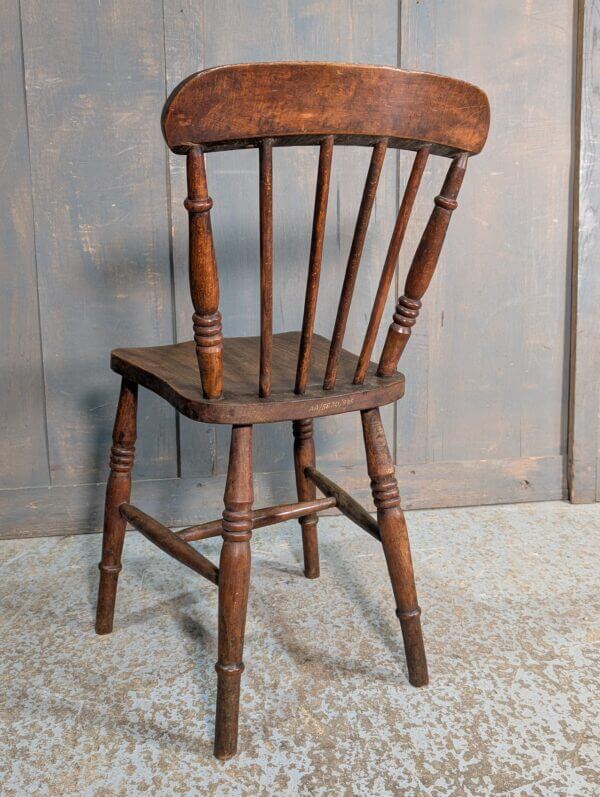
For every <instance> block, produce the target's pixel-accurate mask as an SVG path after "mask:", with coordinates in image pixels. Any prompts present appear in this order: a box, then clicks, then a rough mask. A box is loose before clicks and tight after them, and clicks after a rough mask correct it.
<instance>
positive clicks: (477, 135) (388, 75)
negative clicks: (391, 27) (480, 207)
mask: <svg viewBox="0 0 600 797" xmlns="http://www.w3.org/2000/svg"><path fill="white" fill-rule="evenodd" d="M298 97H302V98H303V99H302V105H301V106H299V105H298V100H297V98H298ZM332 97H335V98H336V102H334V103H332V102H331V98H332ZM233 103H235V118H236V124H235V126H232V125H231V107H232V104H233ZM488 125H489V105H488V101H487V97H486V96H485V94H484V93H483V92H482V91H481V90H480V89H478V88H477V87H476V86H472V85H470V84H468V83H464V82H462V81H458V80H448V79H446V78H440V76H438V75H431V74H425V73H408V72H403V71H401V70H399V69H394V68H392V67H376V68H375V69H374V68H373V67H372V66H361V65H357V64H331V63H308V62H287V63H285V62H284V63H281V62H280V63H264V64H237V65H235V66H233V67H230V66H223V67H214V68H213V69H210V70H204V71H203V72H199V73H197V74H196V75H191V76H190V77H187V78H185V79H184V80H183V81H182V82H181V83H180V84H179V86H177V88H175V89H174V91H173V92H172V93H171V95H170V97H169V99H168V101H167V104H166V105H165V108H164V111H163V117H162V128H163V134H164V136H165V139H166V141H167V143H168V145H169V147H170V148H171V149H172V150H173V151H174V152H187V150H188V149H189V148H190V146H194V145H197V144H202V145H203V146H204V147H205V148H206V149H238V148H239V147H243V146H253V145H255V144H256V142H257V141H259V140H261V139H263V138H272V139H274V140H275V143H276V144H285V145H289V144H295V143H299V141H301V140H302V139H304V140H312V142H313V143H317V142H318V141H319V140H320V138H321V137H322V136H323V135H332V136H336V137H338V138H339V139H340V140H343V139H344V138H348V139H349V140H350V141H352V142H354V143H369V142H370V141H372V140H373V138H374V137H378V136H383V137H386V138H388V139H389V142H388V143H389V145H390V146H399V147H402V148H405V149H413V148H414V149H417V148H419V147H420V146H422V145H423V144H430V145H431V150H432V152H435V153H436V154H439V155H456V154H459V153H460V152H463V151H464V152H469V153H477V152H479V151H480V150H481V149H482V147H483V145H484V144H485V140H486V137H487V130H488Z"/></svg>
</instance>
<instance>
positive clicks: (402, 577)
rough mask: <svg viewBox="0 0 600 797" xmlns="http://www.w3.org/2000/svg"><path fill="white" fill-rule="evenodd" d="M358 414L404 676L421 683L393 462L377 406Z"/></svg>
mask: <svg viewBox="0 0 600 797" xmlns="http://www.w3.org/2000/svg"><path fill="white" fill-rule="evenodd" d="M361 417H362V425H363V434H364V438H365V449H366V452H367V468H368V471H369V476H370V478H371V490H372V492H373V500H374V502H375V506H376V508H377V521H378V523H379V532H380V534H381V542H382V544H383V551H384V553H385V558H386V561H387V566H388V570H389V574H390V579H391V582H392V589H393V590H394V597H395V599H396V606H397V609H396V614H397V615H398V619H399V620H400V626H401V628H402V637H403V639H404V650H405V653H406V663H407V665H408V679H409V681H410V683H411V684H412V685H413V686H425V685H426V684H427V682H428V680H429V679H428V675H427V660H426V658H425V647H424V645H423V634H422V631H421V609H420V608H419V604H418V603H417V590H416V587H415V578H414V574H413V566H412V560H411V555H410V545H409V542H408V531H407V529H406V521H405V519H404V513H403V511H402V509H401V507H400V495H399V493H398V482H397V481H396V473H395V469H394V463H393V460H392V457H391V456H390V452H389V449H388V445H387V441H386V439H385V432H384V430H383V425H382V423H381V417H380V415H379V410H378V409H372V410H363V411H362V412H361Z"/></svg>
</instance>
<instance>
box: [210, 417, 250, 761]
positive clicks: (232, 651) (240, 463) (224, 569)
mask: <svg viewBox="0 0 600 797" xmlns="http://www.w3.org/2000/svg"><path fill="white" fill-rule="evenodd" d="M252 501H253V491H252V427H251V426H234V427H233V429H232V432H231V449H230V452H229V467H228V469H227V484H226V487H225V499H224V503H225V509H224V511H223V546H222V548H221V559H220V566H219V660H218V661H217V664H216V670H217V678H218V683H217V718H216V727H215V748H214V753H215V756H216V757H217V758H220V759H221V760H225V759H227V758H231V757H232V756H234V755H235V754H236V752H237V737H238V716H239V703H240V681H241V677H242V672H243V670H244V663H243V661H242V657H243V651H244V630H245V626H246V608H247V605H248V590H249V586H250V539H251V537H252Z"/></svg>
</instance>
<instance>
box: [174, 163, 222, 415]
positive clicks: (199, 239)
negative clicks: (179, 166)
mask: <svg viewBox="0 0 600 797" xmlns="http://www.w3.org/2000/svg"><path fill="white" fill-rule="evenodd" d="M187 180H188V197H187V199H186V200H185V202H184V205H185V208H186V210H187V211H188V213H189V217H190V222H189V223H190V240H189V260H190V267H189V274H190V293H191V296H192V303H193V305H194V311H195V312H194V316H193V321H194V340H195V342H196V356H197V358H198V367H199V369H200V379H201V381H202V391H203V393H204V398H207V399H217V398H220V397H221V393H222V389H223V335H222V326H221V314H220V312H219V277H218V273H217V260H216V257H215V249H214V245H213V237H212V229H211V224H210V209H211V208H212V204H213V203H212V199H211V198H210V196H209V195H208V188H207V185H206V169H205V166H204V153H203V152H202V150H201V149H200V148H199V147H192V148H191V149H190V150H189V152H188V156H187Z"/></svg>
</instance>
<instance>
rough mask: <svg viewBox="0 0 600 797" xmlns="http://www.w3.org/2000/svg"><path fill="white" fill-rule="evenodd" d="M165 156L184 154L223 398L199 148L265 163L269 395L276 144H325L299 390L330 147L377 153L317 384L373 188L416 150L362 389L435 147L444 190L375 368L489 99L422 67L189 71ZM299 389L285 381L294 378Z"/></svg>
mask: <svg viewBox="0 0 600 797" xmlns="http://www.w3.org/2000/svg"><path fill="white" fill-rule="evenodd" d="M162 127H163V133H164V136H165V140H166V142H167V144H168V145H169V147H170V148H171V150H173V152H176V153H181V154H186V155H187V176H188V197H187V199H186V200H185V206H186V208H187V210H188V212H189V218H190V239H189V247H190V255H189V258H190V271H189V273H190V290H191V295H192V302H193V304H194V310H195V312H194V316H193V323H194V340H195V342H196V352H197V356H198V365H199V369H200V377H201V380H202V388H203V392H204V395H205V397H206V398H209V399H218V398H219V397H220V396H221V394H222V370H223V336H222V332H221V315H220V313H219V282H218V273H217V263H216V257H215V251H214V246H213V239H212V232H211V223H210V210H211V207H212V200H211V198H210V196H209V194H208V189H207V183H206V170H205V162H204V154H205V153H206V152H212V151H216V150H227V149H241V148H247V147H256V148H258V150H259V162H260V169H259V172H260V188H259V192H260V193H259V197H260V334H261V348H260V377H259V386H258V390H259V395H260V396H262V397H267V396H269V395H270V392H271V352H272V337H273V329H272V327H273V306H272V305H273V277H272V271H273V191H272V184H273V180H272V170H273V167H272V150H273V147H274V146H296V145H307V144H313V145H314V144H318V145H319V149H320V151H319V167H318V175H317V185H316V197H315V209H314V217H313V228H312V239H311V247H310V257H309V263H308V278H307V285H306V297H305V303H304V316H303V322H302V332H301V337H300V349H299V352H298V365H297V370H296V381H295V385H294V390H295V392H296V393H300V394H301V393H304V392H305V390H306V385H307V379H308V368H309V363H310V355H311V345H312V336H313V329H314V324H315V314H316V307H317V296H318V290H319V277H320V270H321V259H322V252H323V238H324V232H325V220H326V214H327V200H328V195H329V182H330V175H331V162H332V153H333V146H334V144H352V145H362V146H370V147H372V148H373V152H372V156H371V162H370V165H369V169H368V173H367V176H366V181H365V186H364V191H363V195H362V200H361V204H360V208H359V212H358V217H357V220H356V225H355V229H354V236H353V240H352V245H351V247H350V253H349V257H348V262H347V266H346V272H345V276H344V281H343V284H342V289H341V295H340V300H339V305H338V310H337V316H336V320H335V325H334V331H333V336H332V341H331V347H330V351H329V358H328V362H327V367H326V370H325V374H324V380H323V389H324V390H330V389H332V388H333V387H334V385H335V381H336V374H337V368H338V363H339V357H340V352H341V349H342V342H343V338H344V333H345V329H346V323H347V320H348V313H349V310H350V303H351V300H352V294H353V290H354V285H355V282H356V277H357V273H358V268H359V264H360V259H361V254H362V249H363V245H364V242H365V237H366V233H367V227H368V224H369V218H370V215H371V209H372V207H373V202H374V199H375V192H376V190H377V184H378V181H379V176H380V173H381V168H382V166H383V161H384V157H385V153H386V150H387V149H388V148H396V149H398V148H399V149H407V150H414V151H415V152H416V155H415V159H414V162H413V166H412V170H411V173H410V176H409V179H408V183H407V186H406V190H405V192H404V196H403V198H402V201H401V203H400V209H399V211H398V216H397V218H396V223H395V226H394V230H393V233H392V237H391V240H390V244H389V247H388V251H387V255H386V258H385V261H384V264H383V268H382V272H381V278H380V281H379V286H378V288H377V292H376V295H375V300H374V303H373V308H372V311H371V316H370V319H369V323H368V325H367V330H366V333H365V338H364V342H363V345H362V349H361V353H360V357H359V360H358V365H357V369H356V373H355V376H354V383H355V384H361V383H362V382H363V380H364V378H365V375H366V372H367V368H368V365H369V362H370V359H371V355H372V352H373V347H374V345H375V340H376V337H377V333H378V330H379V325H380V323H381V318H382V315H383V312H384V307H385V303H386V299H387V295H388V292H389V289H390V286H391V283H392V278H393V275H394V270H395V266H396V262H397V260H398V254H399V251H400V246H401V244H402V240H403V238H404V233H405V231H406V226H407V224H408V220H409V217H410V213H411V210H412V207H413V204H414V200H415V197H416V194H417V191H418V188H419V184H420V181H421V177H422V175H423V171H424V169H425V164H426V162H427V158H428V157H429V155H430V154H433V155H439V156H443V157H447V158H450V159H451V163H450V167H449V169H448V173H447V175H446V179H445V181H444V184H443V186H442V190H441V192H440V194H439V195H438V196H437V197H435V199H434V208H433V212H432V214H431V216H430V218H429V221H428V223H427V225H426V227H425V230H424V232H423V235H422V237H421V241H420V243H419V245H418V247H417V250H416V253H415V256H414V259H413V261H412V265H411V267H410V270H409V273H408V277H407V280H406V285H405V289H404V294H403V295H402V296H401V297H400V298H399V299H398V303H397V306H396V312H395V313H394V317H393V322H392V324H391V326H390V328H389V330H388V334H387V338H386V341H385V344H384V348H383V351H382V354H381V357H380V360H379V368H378V371H377V373H378V375H379V376H383V377H385V376H390V375H391V374H393V373H394V372H395V370H396V367H397V365H398V361H399V359H400V356H401V354H402V351H403V350H404V347H405V345H406V342H407V341H408V337H409V336H410V332H411V328H412V326H413V325H414V324H415V321H416V318H417V316H418V314H419V309H420V307H421V298H422V296H423V294H424V293H425V291H426V290H427V287H428V285H429V283H430V281H431V278H432V276H433V272H434V270H435V267H436V264H437V260H438V257H439V254H440V251H441V248H442V244H443V241H444V237H445V235H446V230H447V228H448V224H449V221H450V216H451V214H452V211H453V210H454V209H455V208H456V206H457V202H456V198H457V196H458V192H459V189H460V186H461V184H462V180H463V177H464V173H465V169H466V165H467V160H468V158H469V157H470V156H471V155H475V154H477V153H478V152H480V150H481V149H482V147H483V145H484V143H485V140H486V137H487V132H488V127H489V104H488V101H487V97H486V95H485V94H484V93H483V92H482V91H481V90H480V89H478V88H477V87H476V86H472V85H470V84H469V83H464V82H463V81H460V80H454V79H452V78H447V77H443V76H441V75H434V74H428V73H424V72H408V71H405V70H402V69H394V68H391V67H380V66H361V65H356V64H337V63H264V64H261V63H258V64H237V65H234V66H221V67H216V68H214V69H206V70H204V71H202V72H198V73H196V74H195V75H191V76H190V77H188V78H187V79H186V80H184V81H183V82H182V83H180V84H179V86H177V88H176V89H175V90H174V91H173V92H172V93H171V95H170V97H169V98H168V100H167V102H166V104H165V107H164V110H163V115H162ZM290 388H291V386H290Z"/></svg>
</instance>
